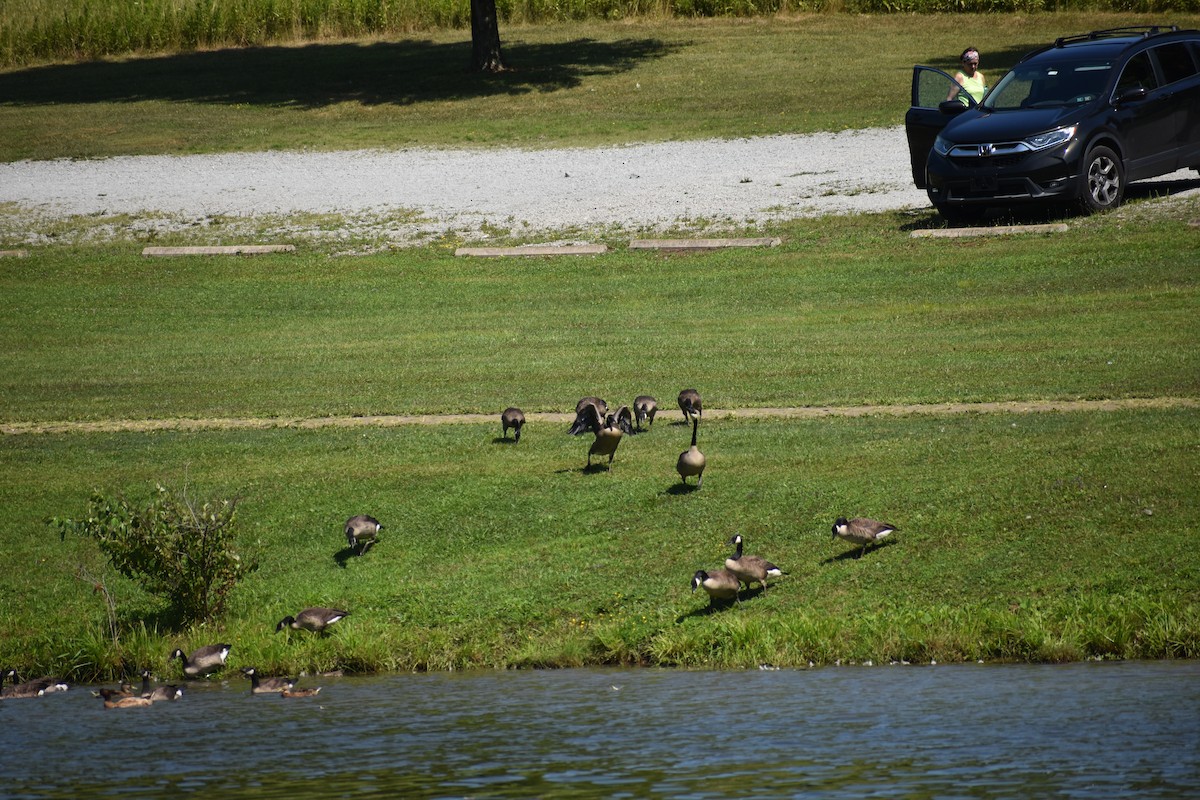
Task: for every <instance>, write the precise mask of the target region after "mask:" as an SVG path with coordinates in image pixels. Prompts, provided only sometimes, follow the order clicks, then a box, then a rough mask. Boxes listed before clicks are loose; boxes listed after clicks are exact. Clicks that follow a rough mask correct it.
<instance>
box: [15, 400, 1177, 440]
mask: <svg viewBox="0 0 1200 800" xmlns="http://www.w3.org/2000/svg"><path fill="white" fill-rule="evenodd" d="M1181 408H1182V409H1195V408H1200V398H1192V397H1131V398H1123V399H1114V400H1006V401H1001V402H990V403H926V404H910V405H867V406H805V407H800V408H738V409H709V410H708V411H706V412H705V416H706V417H708V418H709V419H714V418H716V419H762V418H767V417H770V418H780V419H817V418H820V417H869V416H893V417H900V416H906V415H930V416H933V415H946V416H952V415H957V414H1040V413H1049V412H1071V411H1095V412H1104V411H1127V410H1139V409H1181ZM499 416H500V415H499V413H496V414H415V415H404V414H396V415H380V416H358V417H257V418H256V417H225V418H210V419H142V420H136V419H115V420H91V421H80V422H5V423H0V433H3V434H4V435H5V436H23V435H31V434H61V433H121V432H130V433H143V432H149V431H202V430H215V431H220V430H266V429H270V428H302V429H315V428H395V427H400V426H404V425H454V424H476V423H491V422H496V421H497V420H498V419H499ZM525 416H526V419H527V421H528V422H532V423H537V422H552V423H558V424H567V423H569V422H571V420H573V419H574V418H575V415H574V414H572V413H559V412H531V413H529V414H526V415H525ZM666 417H667V418H669V417H670V412H667V414H666Z"/></svg>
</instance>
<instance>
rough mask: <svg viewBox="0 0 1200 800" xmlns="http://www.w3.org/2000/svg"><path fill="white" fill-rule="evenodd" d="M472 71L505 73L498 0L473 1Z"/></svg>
mask: <svg viewBox="0 0 1200 800" xmlns="http://www.w3.org/2000/svg"><path fill="white" fill-rule="evenodd" d="M471 71H472V72H503V71H504V59H503V57H502V56H501V55H500V25H499V22H498V21H497V19H496V0H471Z"/></svg>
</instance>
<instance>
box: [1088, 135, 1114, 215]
mask: <svg viewBox="0 0 1200 800" xmlns="http://www.w3.org/2000/svg"><path fill="white" fill-rule="evenodd" d="M1124 199H1125V165H1124V164H1122V163H1121V158H1120V156H1118V155H1117V154H1116V153H1114V152H1113V151H1112V150H1111V149H1110V148H1108V147H1105V146H1104V145H1097V146H1096V147H1093V148H1092V149H1091V150H1088V152H1087V156H1086V157H1084V159H1083V174H1081V175H1080V176H1079V204H1080V206H1082V207H1083V210H1084V211H1086V212H1087V213H1089V214H1091V213H1095V212H1097V211H1108V210H1109V209H1113V208H1116V207H1117V206H1119V205H1121V201H1122V200H1124Z"/></svg>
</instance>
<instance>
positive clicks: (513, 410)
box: [500, 406, 525, 442]
mask: <svg viewBox="0 0 1200 800" xmlns="http://www.w3.org/2000/svg"><path fill="white" fill-rule="evenodd" d="M524 425H525V412H524V411H522V410H521V409H519V408H517V407H516V406H509V407H508V408H506V409H504V412H503V413H502V414H500V436H501V437H502V438H505V439H507V438H508V429H509V428H512V429H513V441H514V442H519V441H521V428H522V427H523V426H524Z"/></svg>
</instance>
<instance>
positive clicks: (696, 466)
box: [675, 417, 708, 489]
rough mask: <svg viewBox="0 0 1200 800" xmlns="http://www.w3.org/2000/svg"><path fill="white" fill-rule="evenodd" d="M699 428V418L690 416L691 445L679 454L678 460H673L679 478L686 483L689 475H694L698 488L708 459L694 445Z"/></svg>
mask: <svg viewBox="0 0 1200 800" xmlns="http://www.w3.org/2000/svg"><path fill="white" fill-rule="evenodd" d="M699 428H700V418H699V417H693V418H692V446H691V447H689V448H688V449H687V450H684V451H683V452H682V453H680V454H679V461H677V462H675V471H676V472H678V473H679V479H680V480H682V481H683V483H684V485H685V486H686V485H687V479H688V476H689V475H695V476H696V488H697V489H699V488H700V484H701V483H703V482H704V465H705V464H707V463H708V459H706V458H705V457H704V453H701V452H700V448H699V447H697V446H696V433H697V432H698V430H699Z"/></svg>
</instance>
